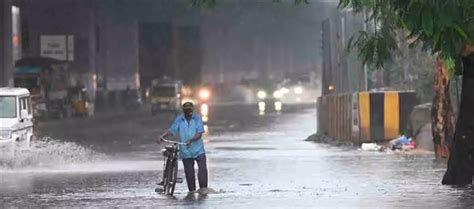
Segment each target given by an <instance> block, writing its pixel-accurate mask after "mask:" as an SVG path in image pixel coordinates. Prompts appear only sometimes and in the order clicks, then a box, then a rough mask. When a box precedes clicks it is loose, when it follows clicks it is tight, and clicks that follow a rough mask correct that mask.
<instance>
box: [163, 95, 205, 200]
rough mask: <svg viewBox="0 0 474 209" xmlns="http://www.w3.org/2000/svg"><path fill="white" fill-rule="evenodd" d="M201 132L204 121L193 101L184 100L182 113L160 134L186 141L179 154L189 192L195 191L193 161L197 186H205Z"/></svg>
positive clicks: (203, 187) (164, 136)
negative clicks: (196, 171)
mask: <svg viewBox="0 0 474 209" xmlns="http://www.w3.org/2000/svg"><path fill="white" fill-rule="evenodd" d="M203 133H204V123H203V122H202V119H201V116H200V115H199V114H198V113H195V112H194V105H193V103H191V102H186V103H184V104H183V113H182V114H180V115H178V117H176V119H175V121H174V123H173V124H172V125H171V127H170V128H169V129H168V130H167V131H166V132H165V133H163V134H162V135H161V137H162V138H166V137H168V136H170V135H173V136H176V137H178V138H179V140H180V142H183V143H186V146H181V148H180V153H179V154H180V157H181V159H183V165H184V173H185V175H186V183H187V184H188V189H189V192H194V191H196V178H195V172H194V161H196V162H197V164H198V167H199V170H198V181H199V187H200V188H201V189H205V188H207V165H206V164H207V163H206V153H205V150H204V142H203V140H202V134H203Z"/></svg>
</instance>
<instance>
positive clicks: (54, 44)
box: [40, 35, 74, 61]
mask: <svg viewBox="0 0 474 209" xmlns="http://www.w3.org/2000/svg"><path fill="white" fill-rule="evenodd" d="M40 45H41V49H40V50H41V52H40V54H41V57H49V58H53V59H57V60H63V61H66V60H67V61H74V36H73V35H41V36H40Z"/></svg>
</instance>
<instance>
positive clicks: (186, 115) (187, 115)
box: [183, 108, 193, 119]
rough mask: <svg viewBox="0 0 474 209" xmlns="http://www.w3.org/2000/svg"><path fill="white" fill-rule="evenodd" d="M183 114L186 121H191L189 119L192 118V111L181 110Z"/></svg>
mask: <svg viewBox="0 0 474 209" xmlns="http://www.w3.org/2000/svg"><path fill="white" fill-rule="evenodd" d="M183 112H184V117H186V119H191V117H192V116H193V109H191V108H186V109H184V110H183Z"/></svg>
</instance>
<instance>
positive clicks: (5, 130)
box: [0, 87, 33, 154]
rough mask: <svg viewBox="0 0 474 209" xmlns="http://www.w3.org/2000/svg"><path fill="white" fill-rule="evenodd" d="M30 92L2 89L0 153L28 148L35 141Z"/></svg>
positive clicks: (23, 89) (19, 89) (0, 94)
mask: <svg viewBox="0 0 474 209" xmlns="http://www.w3.org/2000/svg"><path fill="white" fill-rule="evenodd" d="M32 119H33V115H32V108H31V97H30V92H29V91H28V90H27V89H25V88H9V87H4V88H0V153H13V154H14V153H15V152H16V151H17V150H18V148H27V147H29V146H30V142H31V141H32V139H33V121H32Z"/></svg>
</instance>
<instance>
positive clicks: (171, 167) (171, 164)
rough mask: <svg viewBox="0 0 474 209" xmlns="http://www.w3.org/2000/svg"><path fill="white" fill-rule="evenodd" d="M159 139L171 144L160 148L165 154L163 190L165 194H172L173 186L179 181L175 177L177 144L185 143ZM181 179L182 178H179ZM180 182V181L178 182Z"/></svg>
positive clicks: (176, 171) (177, 153)
mask: <svg viewBox="0 0 474 209" xmlns="http://www.w3.org/2000/svg"><path fill="white" fill-rule="evenodd" d="M160 140H162V141H164V142H167V143H170V144H172V145H171V146H166V147H165V149H163V150H162V152H163V155H164V156H165V159H164V162H163V167H164V169H163V192H164V193H165V194H167V195H173V193H174V188H175V185H176V183H177V182H178V181H179V180H178V178H177V175H178V163H177V161H178V157H179V146H178V145H185V143H182V142H177V141H170V140H166V139H163V138H161V139H160ZM181 181H182V180H181ZM179 183H181V182H179Z"/></svg>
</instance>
